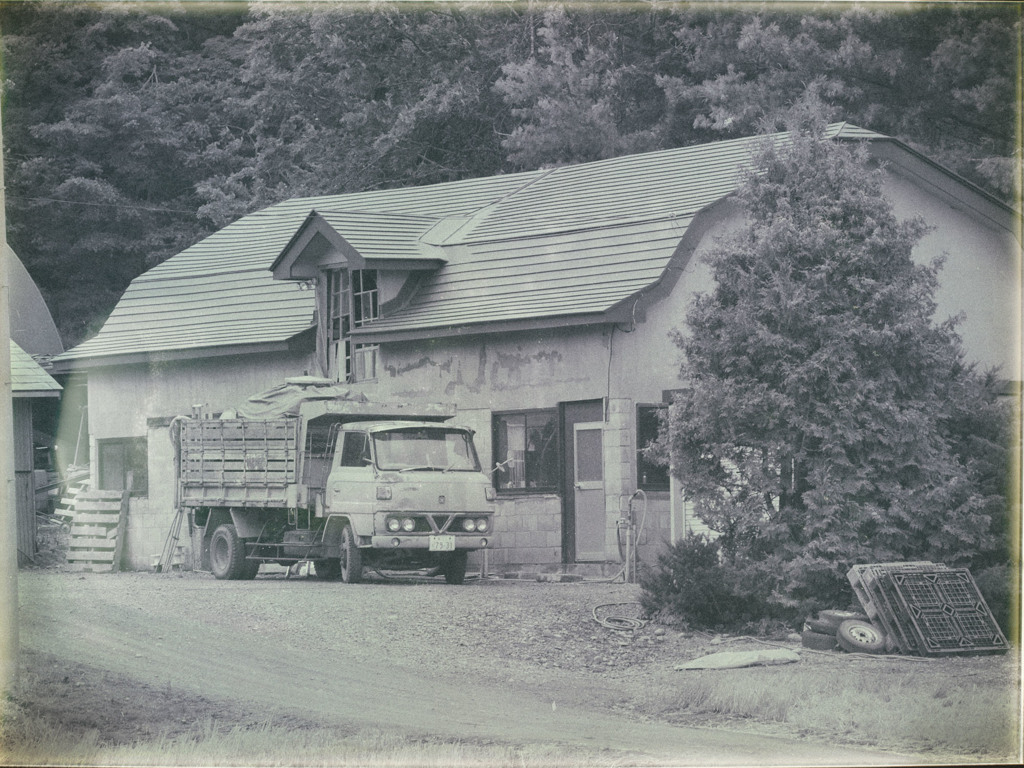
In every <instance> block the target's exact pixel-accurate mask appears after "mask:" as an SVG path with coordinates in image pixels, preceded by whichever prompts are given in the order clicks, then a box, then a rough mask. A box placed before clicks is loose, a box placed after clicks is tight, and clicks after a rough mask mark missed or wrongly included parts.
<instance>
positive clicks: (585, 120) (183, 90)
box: [0, 0, 1020, 344]
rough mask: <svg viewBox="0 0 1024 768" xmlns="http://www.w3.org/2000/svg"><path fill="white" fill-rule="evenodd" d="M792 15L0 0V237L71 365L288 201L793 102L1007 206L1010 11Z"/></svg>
mask: <svg viewBox="0 0 1024 768" xmlns="http://www.w3.org/2000/svg"><path fill="white" fill-rule="evenodd" d="M794 8H795V7H788V6H786V7H782V8H778V9H776V8H772V7H763V8H762V7H754V6H746V5H736V6H732V5H729V4H721V5H708V6H693V5H688V4H686V5H683V4H674V3H665V4H661V3H650V4H632V3H622V4H581V5H566V4H562V3H543V2H530V3H527V4H494V5H491V4H476V3H466V4H459V3H452V4H447V3H445V4H442V3H437V4H412V5H410V4H403V3H395V4H389V3H386V2H379V3H373V4H372V5H371V6H369V7H367V5H366V4H362V3H358V4H324V3H309V4H308V5H299V4H288V5H286V6H277V5H275V4H263V3H252V4H241V3H238V4H234V3H232V4H225V5H223V6H217V7H214V8H213V9H212V10H211V9H209V8H204V9H203V10H201V11H200V10H194V9H191V8H190V7H189V6H188V5H187V4H185V5H181V4H177V5H174V4H167V5H164V4H149V3H137V4H127V3H126V4H123V5H122V6H120V7H117V6H110V5H107V6H104V5H102V4H100V5H96V4H86V3H81V4H78V3H67V2H60V3H57V2H47V1H45V0H33V1H32V2H19V3H3V4H0V24H2V31H3V39H2V45H3V62H4V78H5V79H4V98H5V103H4V115H3V117H4V131H5V133H4V139H5V149H6V158H5V163H6V165H5V171H6V181H7V186H8V196H7V203H8V228H9V232H8V235H9V239H10V242H11V243H12V245H13V247H14V248H15V250H16V251H17V252H18V253H19V255H20V256H21V257H22V259H23V260H24V261H25V264H26V266H27V267H28V269H29V271H30V273H31V274H32V275H33V277H35V279H36V281H37V283H39V285H40V287H41V289H42V290H43V292H44V295H46V297H47V298H48V299H49V302H50V305H51V308H52V309H53V311H54V313H55V315H56V316H57V321H58V325H59V327H60V329H61V331H62V333H63V335H64V337H65V341H66V342H67V343H69V344H73V343H76V342H78V341H79V340H81V339H82V338H83V337H84V336H86V335H88V334H89V333H90V332H91V331H92V330H93V329H95V327H96V326H97V324H98V323H99V322H101V321H102V319H103V318H104V317H105V316H106V314H107V312H108V311H109V309H110V308H111V307H112V305H113V303H114V302H115V301H116V299H117V297H118V296H119V294H120V293H121V291H123V289H124V287H125V286H126V285H127V283H128V281H129V280H131V279H132V278H133V277H134V276H135V275H137V274H139V273H140V272H141V271H143V270H144V269H146V268H148V267H150V266H152V265H154V264H157V263H159V262H160V261H162V260H163V259H165V258H167V257H169V256H171V255H173V254H174V253H176V252H178V251H179V250H181V249H182V248H183V247H185V246H187V245H189V244H191V243H192V242H195V241H196V240H198V239H199V238H201V237H203V236H205V235H207V234H209V233H210V232H211V231H213V230H214V229H215V228H217V227H220V226H223V225H224V224H226V223H227V222H229V221H232V220H234V219H236V218H238V217H239V216H241V215H244V214H245V213H248V212H250V211H253V210H256V209H258V208H260V207H263V206H266V205H268V204H270V203H273V202H277V201H279V200H282V199H285V198H287V197H291V196H298V195H313V194H319V193H338V192H346V191H356V190H364V189H373V188H381V187H393V186H399V185H411V184H427V183H434V182H439V181H449V180H454V179H461V178H467V177H474V176H485V175H492V174H496V173H501V172H505V171H511V170H519V169H532V168H538V167H544V166H551V165H559V164H565V163H573V162H581V161H585V160H593V159H599V158H606V157H613V156H616V155H620V154H623V153H628V152H637V151H644V150H649V149H659V148H667V147H675V146H685V145H689V144H695V143H700V142H705V141H711V140H715V139H717V138H728V137H735V136H739V135H750V134H752V133H754V132H755V131H756V130H757V127H758V126H759V125H760V123H761V122H762V121H763V120H765V119H768V118H771V116H772V115H774V114H775V113H776V112H778V110H780V109H783V108H785V107H787V106H788V105H790V104H792V103H793V102H794V101H795V100H797V99H798V98H799V97H800V96H801V95H802V94H803V93H804V92H805V91H806V90H807V88H808V87H812V86H813V87H815V88H817V90H818V92H819V93H820V94H821V95H822V98H823V99H824V100H826V101H827V102H828V103H829V105H830V108H831V115H830V116H831V117H832V118H833V119H840V120H849V121H850V122H853V123H855V124H858V125H861V126H863V127H866V128H872V129H875V130H878V131H880V132H882V133H887V134H889V135H893V136H896V137H898V138H900V139H903V140H905V141H907V142H909V143H911V144H912V145H914V146H916V147H918V148H920V149H922V150H923V151H924V152H926V153H927V154H929V155H931V156H934V157H936V159H939V160H941V161H942V162H944V163H946V164H948V165H949V166H950V167H952V168H953V169H954V170H956V171H958V172H960V173H962V174H964V175H965V176H967V177H968V178H970V179H972V180H974V181H976V182H978V183H980V184H982V185H984V186H986V187H987V188H988V189H990V190H992V191H994V192H995V193H997V194H1000V195H1003V196H1004V197H1005V198H1007V199H1010V198H1011V197H1012V194H1013V184H1012V180H1013V178H1014V174H1013V168H1015V167H1016V166H1015V162H1016V160H1017V159H1018V158H1017V157H1016V156H1015V155H1014V146H1015V145H1014V120H1013V106H1012V105H1013V104H1014V103H1015V92H1014V84H1015V80H1014V71H1015V69H1014V65H1013V62H1014V61H1015V57H1016V48H1015V45H1016V40H1017V38H1018V37H1019V34H1020V23H1019V13H1018V11H1017V10H1015V9H1014V8H1012V7H1009V6H998V5H994V6H973V5H972V6H965V5H963V4H955V5H951V6H938V7H928V8H923V9H921V10H914V11H912V12H907V11H902V12H901V11H896V10H893V9H891V8H886V9H880V10H875V9H868V10H864V9H857V8H848V9H842V10H836V11H833V10H831V9H829V8H822V7H814V8H813V9H810V10H807V11H803V10H802V9H798V10H794Z"/></svg>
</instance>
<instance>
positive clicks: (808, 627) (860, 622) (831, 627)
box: [800, 610, 886, 654]
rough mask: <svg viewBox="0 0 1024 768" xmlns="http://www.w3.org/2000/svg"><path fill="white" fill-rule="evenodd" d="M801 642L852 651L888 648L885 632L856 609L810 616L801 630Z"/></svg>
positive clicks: (821, 648)
mask: <svg viewBox="0 0 1024 768" xmlns="http://www.w3.org/2000/svg"><path fill="white" fill-rule="evenodd" d="M800 644H801V645H802V646H803V647H804V648H809V649H811V650H815V651H833V650H835V649H836V648H841V649H843V650H844V651H847V652H849V653H872V654H879V653H885V652H886V643H885V634H884V633H883V632H882V631H881V630H880V629H878V627H876V626H875V625H874V624H872V623H871V622H870V621H869V620H868V617H867V616H865V615H864V614H863V613H858V612H856V611H839V610H827V611H820V612H819V613H818V616H817V618H812V617H808V618H807V620H806V621H804V626H803V632H801V633H800Z"/></svg>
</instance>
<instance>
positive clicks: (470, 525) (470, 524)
mask: <svg viewBox="0 0 1024 768" xmlns="http://www.w3.org/2000/svg"><path fill="white" fill-rule="evenodd" d="M462 530H464V531H468V532H470V533H472V532H473V531H475V530H476V520H474V519H473V518H471V517H467V518H465V519H464V520H463V521H462Z"/></svg>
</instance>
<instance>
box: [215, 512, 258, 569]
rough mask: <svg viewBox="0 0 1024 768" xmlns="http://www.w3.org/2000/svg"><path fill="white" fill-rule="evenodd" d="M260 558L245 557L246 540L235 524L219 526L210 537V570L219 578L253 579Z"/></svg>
mask: <svg viewBox="0 0 1024 768" xmlns="http://www.w3.org/2000/svg"><path fill="white" fill-rule="evenodd" d="M259 568H260V564H259V561H258V560H246V559H245V541H244V540H243V539H241V538H239V536H238V532H237V531H236V530H235V526H233V525H230V524H226V525H222V526H220V527H218V528H217V530H215V531H214V532H213V537H212V538H211V539H210V570H211V571H213V575H214V576H216V577H217V578H218V579H253V578H255V577H256V572H257V571H258V570H259Z"/></svg>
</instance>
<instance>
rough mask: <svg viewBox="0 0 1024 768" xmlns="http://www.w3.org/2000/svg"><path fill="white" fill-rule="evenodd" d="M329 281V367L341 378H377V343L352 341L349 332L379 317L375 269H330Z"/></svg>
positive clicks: (358, 379) (333, 375)
mask: <svg viewBox="0 0 1024 768" xmlns="http://www.w3.org/2000/svg"><path fill="white" fill-rule="evenodd" d="M324 277H325V279H326V284H327V313H326V317H327V368H328V373H329V375H330V376H332V377H336V378H337V379H338V380H339V381H348V382H356V381H367V380H370V379H375V378H377V353H378V350H379V345H377V344H352V342H351V340H350V339H349V334H350V333H351V331H352V329H353V328H361V327H363V326H364V325H366V324H368V323H371V322H373V321H374V320H376V319H377V318H378V317H380V297H379V293H378V290H377V270H375V269H353V270H347V269H330V270H326V271H325V272H324Z"/></svg>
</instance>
